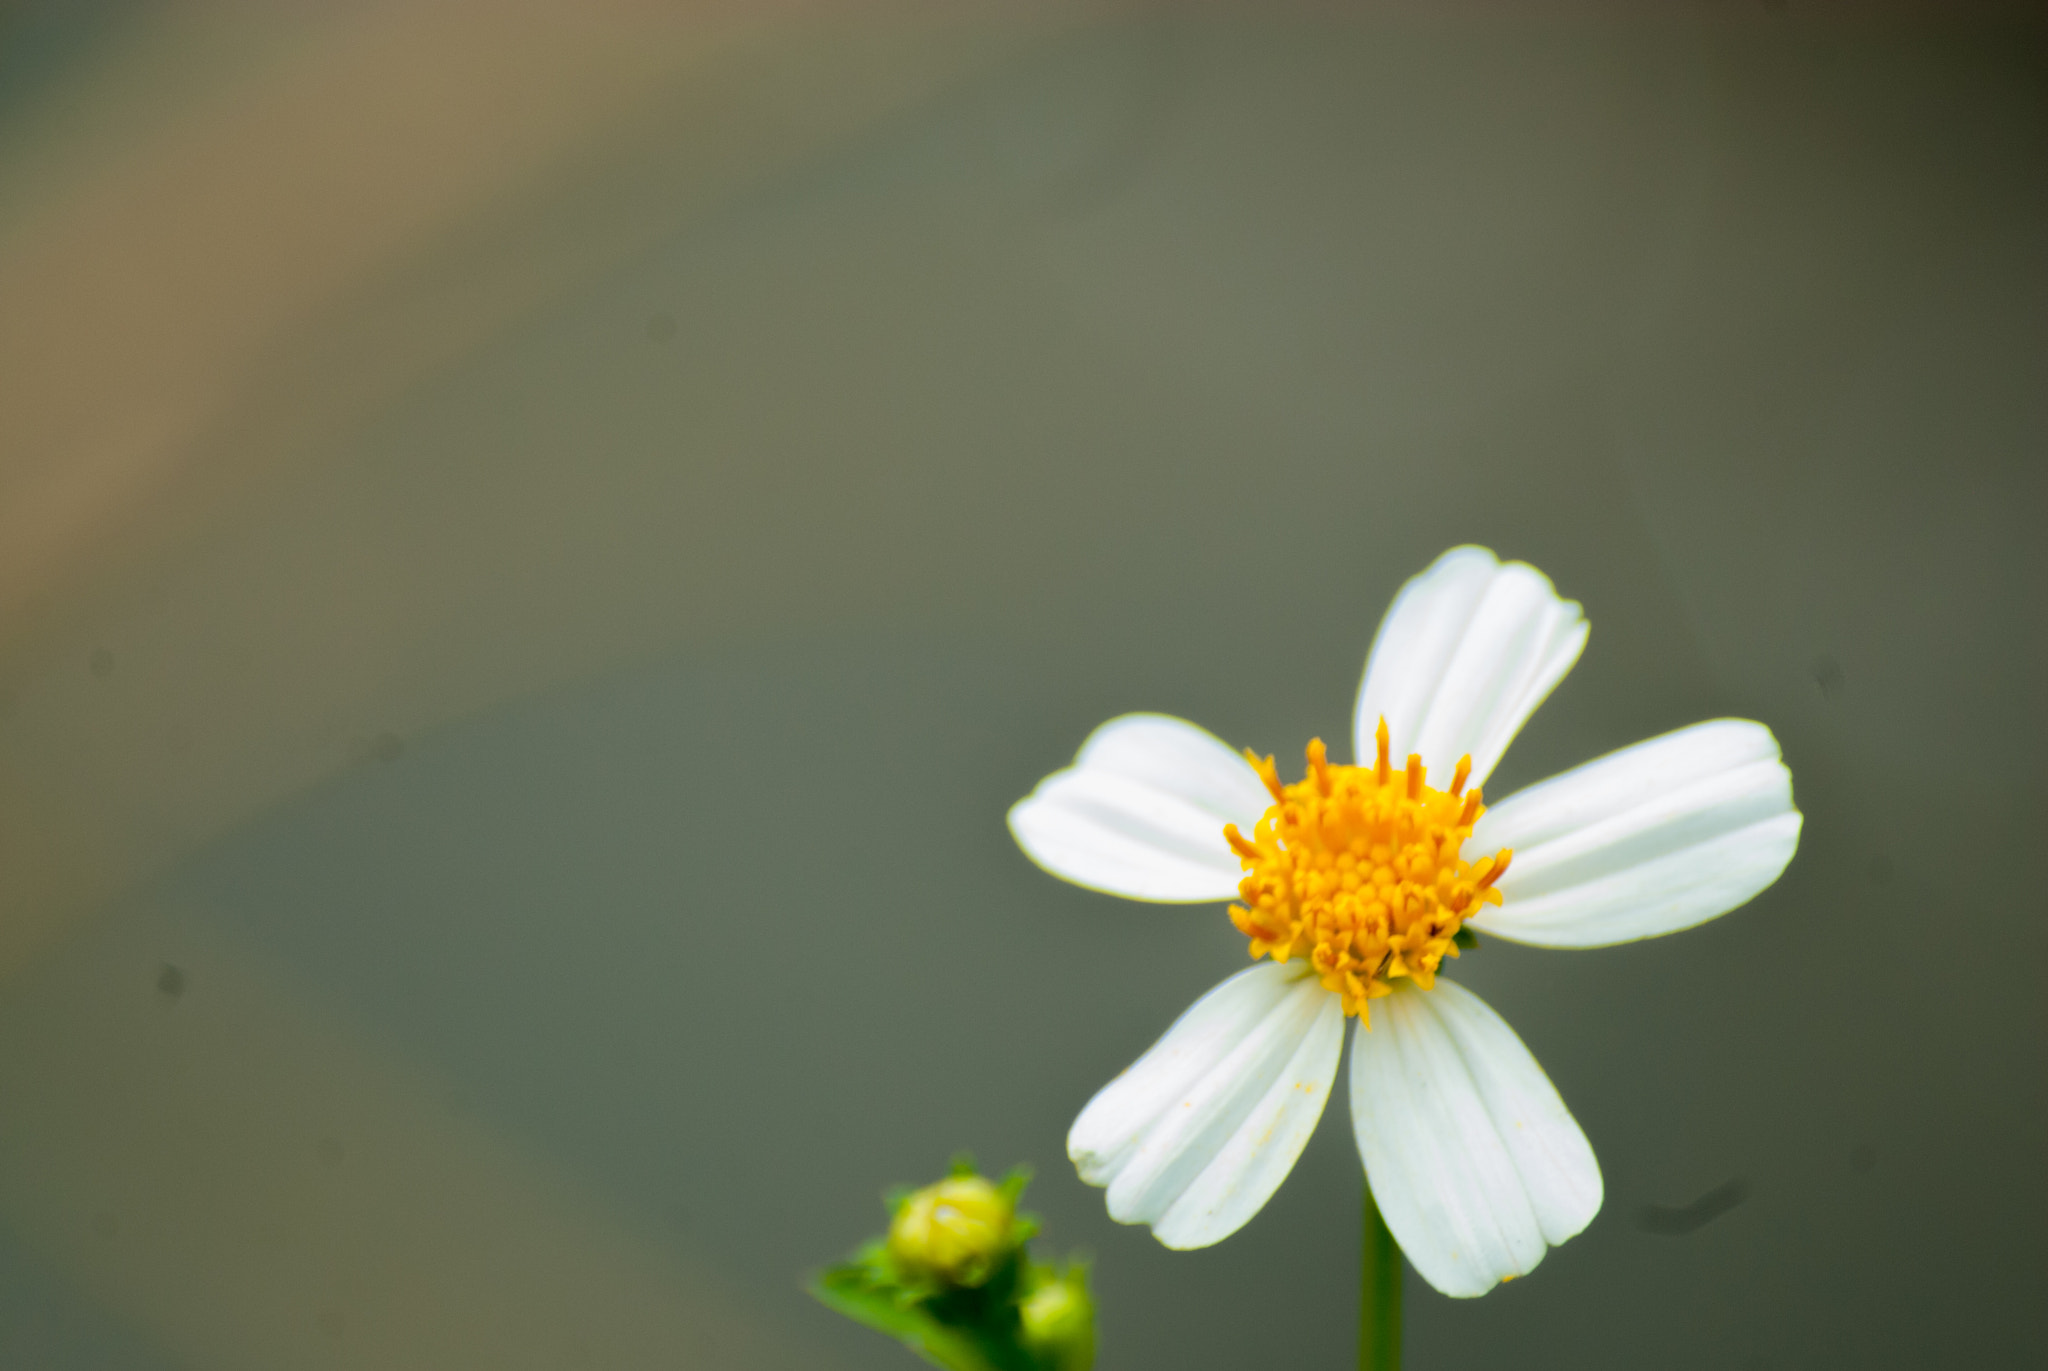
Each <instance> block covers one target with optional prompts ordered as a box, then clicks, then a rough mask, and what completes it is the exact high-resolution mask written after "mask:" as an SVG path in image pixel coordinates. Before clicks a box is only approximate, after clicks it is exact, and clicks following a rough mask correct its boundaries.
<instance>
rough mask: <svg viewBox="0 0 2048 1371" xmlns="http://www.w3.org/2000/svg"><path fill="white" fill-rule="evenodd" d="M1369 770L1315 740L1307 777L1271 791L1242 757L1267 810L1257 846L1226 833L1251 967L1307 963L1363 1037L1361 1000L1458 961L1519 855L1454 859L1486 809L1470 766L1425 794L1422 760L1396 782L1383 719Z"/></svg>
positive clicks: (1411, 761)
mask: <svg viewBox="0 0 2048 1371" xmlns="http://www.w3.org/2000/svg"><path fill="white" fill-rule="evenodd" d="M1378 737H1379V761H1378V763H1377V764H1376V765H1373V766H1369V767H1365V766H1332V765H1330V762H1329V758H1328V756H1327V755H1326V754H1325V752H1324V750H1323V740H1322V739H1320V738H1318V739H1316V740H1315V741H1313V742H1311V743H1310V744H1309V745H1308V775H1307V776H1305V777H1304V778H1303V779H1301V780H1300V781H1297V782H1296V783H1295V784H1293V785H1282V784H1280V774H1279V772H1278V771H1277V770H1276V769H1275V768H1274V766H1273V759H1272V758H1271V757H1266V758H1263V759H1261V758H1259V757H1256V756H1253V755H1252V754H1251V753H1249V752H1247V753H1246V754H1245V755H1246V756H1247V757H1249V758H1250V759H1251V764H1252V766H1253V767H1254V768H1255V769H1257V771H1258V773H1259V778H1260V779H1261V780H1263V781H1264V782H1265V783H1266V789H1267V790H1269V791H1271V792H1272V795H1273V804H1272V806H1271V808H1269V809H1267V810H1266V812H1265V815H1264V816H1263V817H1262V818H1260V820H1259V822H1258V825H1257V827H1256V828H1255V829H1254V830H1253V832H1252V836H1251V837H1249V838H1247V837H1245V836H1244V834H1242V833H1240V832H1238V829H1237V825H1236V824H1225V825H1224V827H1223V836H1224V838H1225V839H1226V840H1228V841H1229V843H1230V846H1231V849H1232V850H1233V851H1235V852H1236V853H1237V855H1238V860H1239V861H1240V862H1241V863H1242V864H1243V866H1244V879H1243V880H1242V881H1240V882H1238V887H1237V890H1238V895H1239V897H1240V898H1242V899H1243V901H1244V903H1243V904H1241V905H1232V906H1231V907H1230V921H1231V922H1232V923H1234V924H1236V925H1237V928H1238V931H1239V932H1240V933H1243V934H1244V935H1245V936H1246V937H1247V938H1250V939H1251V943H1252V945H1251V953H1252V956H1253V957H1254V958H1259V957H1271V958H1272V959H1273V960H1274V961H1276V962H1285V961H1288V960H1290V959H1292V958H1294V957H1307V958H1308V960H1309V964H1310V965H1311V966H1313V967H1314V968H1315V971H1316V974H1317V976H1319V977H1320V978H1321V980H1322V983H1323V986H1324V988H1325V989H1327V990H1329V991H1330V992H1331V993H1332V994H1335V995H1339V996H1342V997H1343V1000H1344V1012H1345V1013H1346V1014H1356V1015H1358V1016H1359V1017H1360V1018H1361V1019H1364V1020H1365V1021H1366V1024H1367V1026H1368V1027H1370V1026H1371V1015H1370V1014H1369V1013H1368V1012H1367V1010H1366V1001H1368V1000H1376V999H1378V998H1379V997H1380V996H1382V995H1385V994H1388V993H1390V992H1391V990H1392V989H1393V987H1392V986H1391V984H1389V983H1390V982H1391V981H1393V980H1394V979H1395V978H1397V977H1400V976H1406V977H1408V978H1410V979H1411V980H1413V981H1414V982H1415V984H1416V985H1418V986H1420V987H1422V988H1423V989H1424V990H1428V989H1430V988H1431V987H1432V986H1434V985H1435V984H1436V969H1437V964H1438V963H1440V962H1441V961H1443V959H1444V958H1445V957H1455V956H1457V955H1458V947H1457V944H1456V943H1455V942H1454V941H1453V939H1454V938H1456V936H1457V933H1458V929H1459V927H1460V926H1461V925H1462V924H1463V923H1464V921H1465V920H1466V919H1467V918H1469V917H1471V916H1472V915H1473V914H1475V913H1477V912H1478V911H1479V910H1481V909H1483V908H1485V907H1486V906H1487V905H1490V904H1499V903H1500V892H1499V891H1498V890H1495V889H1494V888H1493V885H1494V882H1495V881H1498V880H1499V879H1500V878H1501V875H1502V873H1503V872H1505V871H1506V870H1507V869H1508V859H1509V858H1510V857H1511V856H1513V855H1514V854H1513V853H1511V852H1510V851H1509V850H1508V849H1506V848H1502V849H1501V850H1500V851H1499V852H1498V853H1496V854H1494V855H1493V856H1491V857H1482V858H1480V859H1479V860H1478V861H1477V862H1468V861H1466V860H1465V859H1464V858H1463V857H1461V856H1460V855H1459V849H1460V848H1461V847H1462V846H1463V845H1464V843H1465V840H1466V839H1467V838H1470V837H1471V836H1472V825H1474V824H1475V823H1478V822H1479V816H1480V815H1481V814H1484V813H1485V812H1486V806H1485V805H1484V804H1482V803H1480V792H1479V791H1478V790H1476V789H1475V790H1473V791H1472V792H1471V793H1470V794H1467V793H1466V792H1465V782H1466V780H1467V778H1469V777H1470V776H1471V774H1472V758H1471V757H1470V756H1469V755H1468V756H1465V757H1461V758H1459V760H1458V766H1457V772H1456V774H1455V775H1454V776H1453V777H1452V778H1451V787H1450V789H1448V790H1435V789H1432V788H1431V787H1429V786H1427V785H1425V784H1423V778H1424V775H1425V770H1424V767H1423V765H1422V757H1421V755H1420V754H1411V755H1410V756H1409V758H1408V767H1407V769H1406V770H1405V771H1395V770H1394V769H1393V768H1392V766H1390V765H1389V759H1388V756H1387V721H1386V720H1385V719H1382V720H1380V726H1379V733H1378Z"/></svg>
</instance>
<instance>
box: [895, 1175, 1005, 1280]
mask: <svg viewBox="0 0 2048 1371" xmlns="http://www.w3.org/2000/svg"><path fill="white" fill-rule="evenodd" d="M1013 1217H1014V1207H1013V1204H1012V1201H1011V1199H1010V1197H1009V1196H1008V1195H1006V1194H1004V1193H1003V1192H1002V1191H1000V1190H998V1189H996V1187H995V1186H993V1185H991V1184H989V1183H988V1181H986V1180H984V1179H983V1178H982V1177H980V1176H953V1177H950V1178H948V1179H946V1180H943V1181H940V1182H939V1183H938V1184H937V1185H928V1186H926V1187H925V1188H924V1189H922V1190H919V1191H917V1192H915V1193H914V1194H912V1195H911V1197H910V1198H909V1199H907V1200H905V1201H904V1202H903V1203H902V1204H901V1205H900V1206H898V1208H897V1210H896V1217H895V1218H894V1219H893V1220H891V1221H890V1223H889V1255H890V1256H891V1257H892V1258H894V1259H895V1261H896V1264H897V1265H898V1266H900V1267H902V1268H903V1269H904V1270H905V1271H906V1272H910V1273H912V1274H915V1275H920V1276H928V1277H932V1278H934V1279H936V1280H938V1281H940V1282H943V1283H944V1284H947V1285H966V1286H975V1285H980V1284H981V1283H982V1282H984V1281H986V1280H987V1279H988V1278H989V1274H990V1273H991V1272H992V1271H994V1270H995V1267H996V1264H997V1263H998V1262H1000V1261H1001V1260H1002V1259H1003V1257H1004V1256H1006V1255H1007V1254H1008V1253H1009V1250H1010V1248H1011V1246H1012V1243H1011V1233H1010V1225H1011V1220H1012V1218H1013Z"/></svg>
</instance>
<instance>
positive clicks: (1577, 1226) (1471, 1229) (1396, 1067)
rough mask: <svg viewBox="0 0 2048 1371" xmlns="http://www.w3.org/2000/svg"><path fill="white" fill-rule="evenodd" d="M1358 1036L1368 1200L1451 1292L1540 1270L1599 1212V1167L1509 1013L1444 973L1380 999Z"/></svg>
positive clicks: (1426, 1271) (1356, 1093)
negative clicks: (1429, 984)
mask: <svg viewBox="0 0 2048 1371" xmlns="http://www.w3.org/2000/svg"><path fill="white" fill-rule="evenodd" d="M1371 1007H1372V1029H1371V1031H1369V1032H1368V1031H1366V1030H1365V1029H1363V1028H1362V1027H1361V1029H1360V1030H1359V1031H1358V1032H1357V1033H1355V1034H1353V1035H1352V1041H1351V1126H1352V1129H1353V1131H1354V1132H1355V1133H1356V1134H1357V1136H1358V1155H1359V1156H1360V1157H1361V1158H1363V1159H1364V1161H1365V1175H1366V1180H1367V1182H1368V1183H1369V1184H1370V1185H1371V1186H1372V1197H1373V1200H1374V1202H1375V1203H1377V1204H1378V1205H1379V1208H1380V1213H1381V1214H1382V1215H1383V1216H1384V1217H1385V1218H1386V1221H1387V1228H1388V1229H1389V1230H1390V1231H1392V1233H1393V1235H1394V1239H1395V1241H1397V1242H1399V1243H1400V1244H1401V1250H1402V1251H1403V1252H1405V1253H1407V1254H1408V1260H1409V1262H1410V1263H1411V1264H1413V1265H1414V1267H1415V1269H1416V1270H1417V1271H1419V1272H1421V1273H1422V1278H1423V1279H1424V1280H1426V1281H1428V1282H1429V1283H1430V1284H1431V1285H1433V1286H1435V1287H1436V1288H1437V1289H1438V1290H1441V1291H1442V1292H1443V1293H1444V1294H1446V1295H1457V1296H1471V1295H1483V1294H1485V1293H1486V1292H1487V1291H1488V1290H1491V1289H1492V1288H1493V1287H1494V1284H1495V1283H1496V1282H1498V1281H1500V1280H1503V1279H1505V1278H1507V1277H1509V1276H1521V1275H1527V1274H1528V1273H1529V1272H1531V1271H1534V1270H1535V1269H1536V1264H1537V1263H1538V1262H1540V1261H1542V1260H1543V1254H1544V1253H1545V1252H1546V1251H1547V1250H1549V1248H1551V1247H1554V1246H1556V1245H1557V1244H1558V1243H1561V1242H1563V1241H1564V1240H1565V1239H1566V1238H1569V1237H1571V1236H1572V1235H1574V1234H1576V1233H1578V1232H1580V1231H1581V1230H1582V1229H1584V1228H1585V1226H1586V1225H1587V1224H1589V1223H1591V1222H1592V1221H1593V1216H1594V1215H1595V1214H1597V1213H1599V1212H1600V1200H1601V1195H1602V1193H1603V1192H1602V1186H1601V1181H1600V1164H1599V1163H1598V1162H1596V1161H1594V1160H1593V1149H1592V1147H1591V1146H1590V1145H1589V1144H1588V1143H1587V1142H1586V1135H1585V1134H1584V1133H1582V1132H1580V1131H1579V1126H1578V1124H1577V1123H1575V1122H1574V1121H1573V1120H1572V1116H1571V1114H1570V1112H1569V1111H1567V1110H1566V1109H1565V1107H1564V1101H1563V1100H1561V1099H1559V1098H1558V1097H1557V1089H1556V1087H1554V1086H1552V1085H1551V1083H1550V1078H1549V1077H1548V1076H1545V1075H1544V1074H1543V1068H1542V1067H1540V1066H1538V1065H1537V1064H1536V1059H1535V1058H1534V1057H1532V1056H1530V1055H1529V1049H1528V1048H1526V1047H1524V1046H1522V1040H1521V1039H1520V1038H1518V1037H1516V1036H1515V1031H1514V1030H1513V1029H1512V1028H1509V1027H1508V1026H1507V1024H1506V1022H1504V1021H1503V1020H1502V1019H1501V1017H1500V1015H1498V1014H1496V1013H1494V1012H1493V1010H1491V1009H1489V1008H1488V1007H1487V1006H1486V1002H1485V1001H1483V1000H1481V999H1480V998H1479V997H1478V996H1477V995H1474V994H1473V993H1472V992H1471V991H1469V990H1466V989H1464V988H1463V987H1461V986H1458V985H1456V984H1453V983H1452V982H1450V981H1447V980H1443V979H1438V981H1437V983H1436V988H1435V989H1434V990H1418V989H1416V988H1415V987H1414V986H1413V985H1412V984H1410V985H1400V986H1399V987H1398V988H1397V989H1396V990H1395V991H1394V993H1393V994H1392V995H1389V996H1387V997H1386V998H1385V999H1379V1000H1374V1001H1373V1002H1372V1006H1371Z"/></svg>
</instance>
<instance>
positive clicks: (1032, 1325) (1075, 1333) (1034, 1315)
mask: <svg viewBox="0 0 2048 1371" xmlns="http://www.w3.org/2000/svg"><path fill="white" fill-rule="evenodd" d="M1017 1314H1018V1316H1019V1317H1020V1318H1021V1319H1022V1320H1023V1324H1024V1345H1025V1346H1026V1347H1029V1348H1030V1349H1031V1350H1032V1351H1034V1352H1036V1353H1038V1354H1039V1355H1041V1356H1047V1357H1050V1358H1052V1362H1053V1365H1054V1366H1056V1367H1058V1368H1059V1371H1088V1369H1089V1368H1090V1367H1091V1366H1093V1365H1094V1364H1095V1300H1094V1297H1093V1296H1091V1295H1090V1294H1089V1293H1088V1280H1087V1275H1086V1272H1085V1270H1084V1269H1083V1268H1081V1267H1080V1266H1079V1265H1078V1264H1077V1265H1076V1266H1073V1267H1069V1268H1068V1270H1067V1272H1066V1273H1065V1274H1064V1275H1059V1276H1053V1277H1051V1278H1049V1279H1048V1280H1047V1281H1046V1282H1045V1283H1044V1284H1043V1285H1041V1286H1039V1287H1038V1288H1037V1289H1036V1290H1033V1291H1032V1292H1031V1293H1030V1294H1029V1295H1027V1296H1025V1297H1024V1302H1023V1303H1022V1304H1021V1305H1019V1306H1018V1308H1017Z"/></svg>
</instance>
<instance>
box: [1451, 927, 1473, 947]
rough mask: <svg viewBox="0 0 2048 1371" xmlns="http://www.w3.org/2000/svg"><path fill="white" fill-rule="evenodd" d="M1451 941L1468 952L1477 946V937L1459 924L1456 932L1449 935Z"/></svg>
mask: <svg viewBox="0 0 2048 1371" xmlns="http://www.w3.org/2000/svg"><path fill="white" fill-rule="evenodd" d="M1451 941H1452V942H1454V943H1456V944H1457V945H1458V946H1459V947H1460V948H1462V949H1463V950H1465V951H1467V952H1470V951H1471V950H1472V949H1473V948H1475V947H1477V946H1479V935H1478V934H1477V933H1474V932H1473V931H1472V930H1471V929H1469V928H1467V927H1465V925H1463V924H1459V925H1458V931H1457V932H1456V933H1453V934H1452V935H1451Z"/></svg>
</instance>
